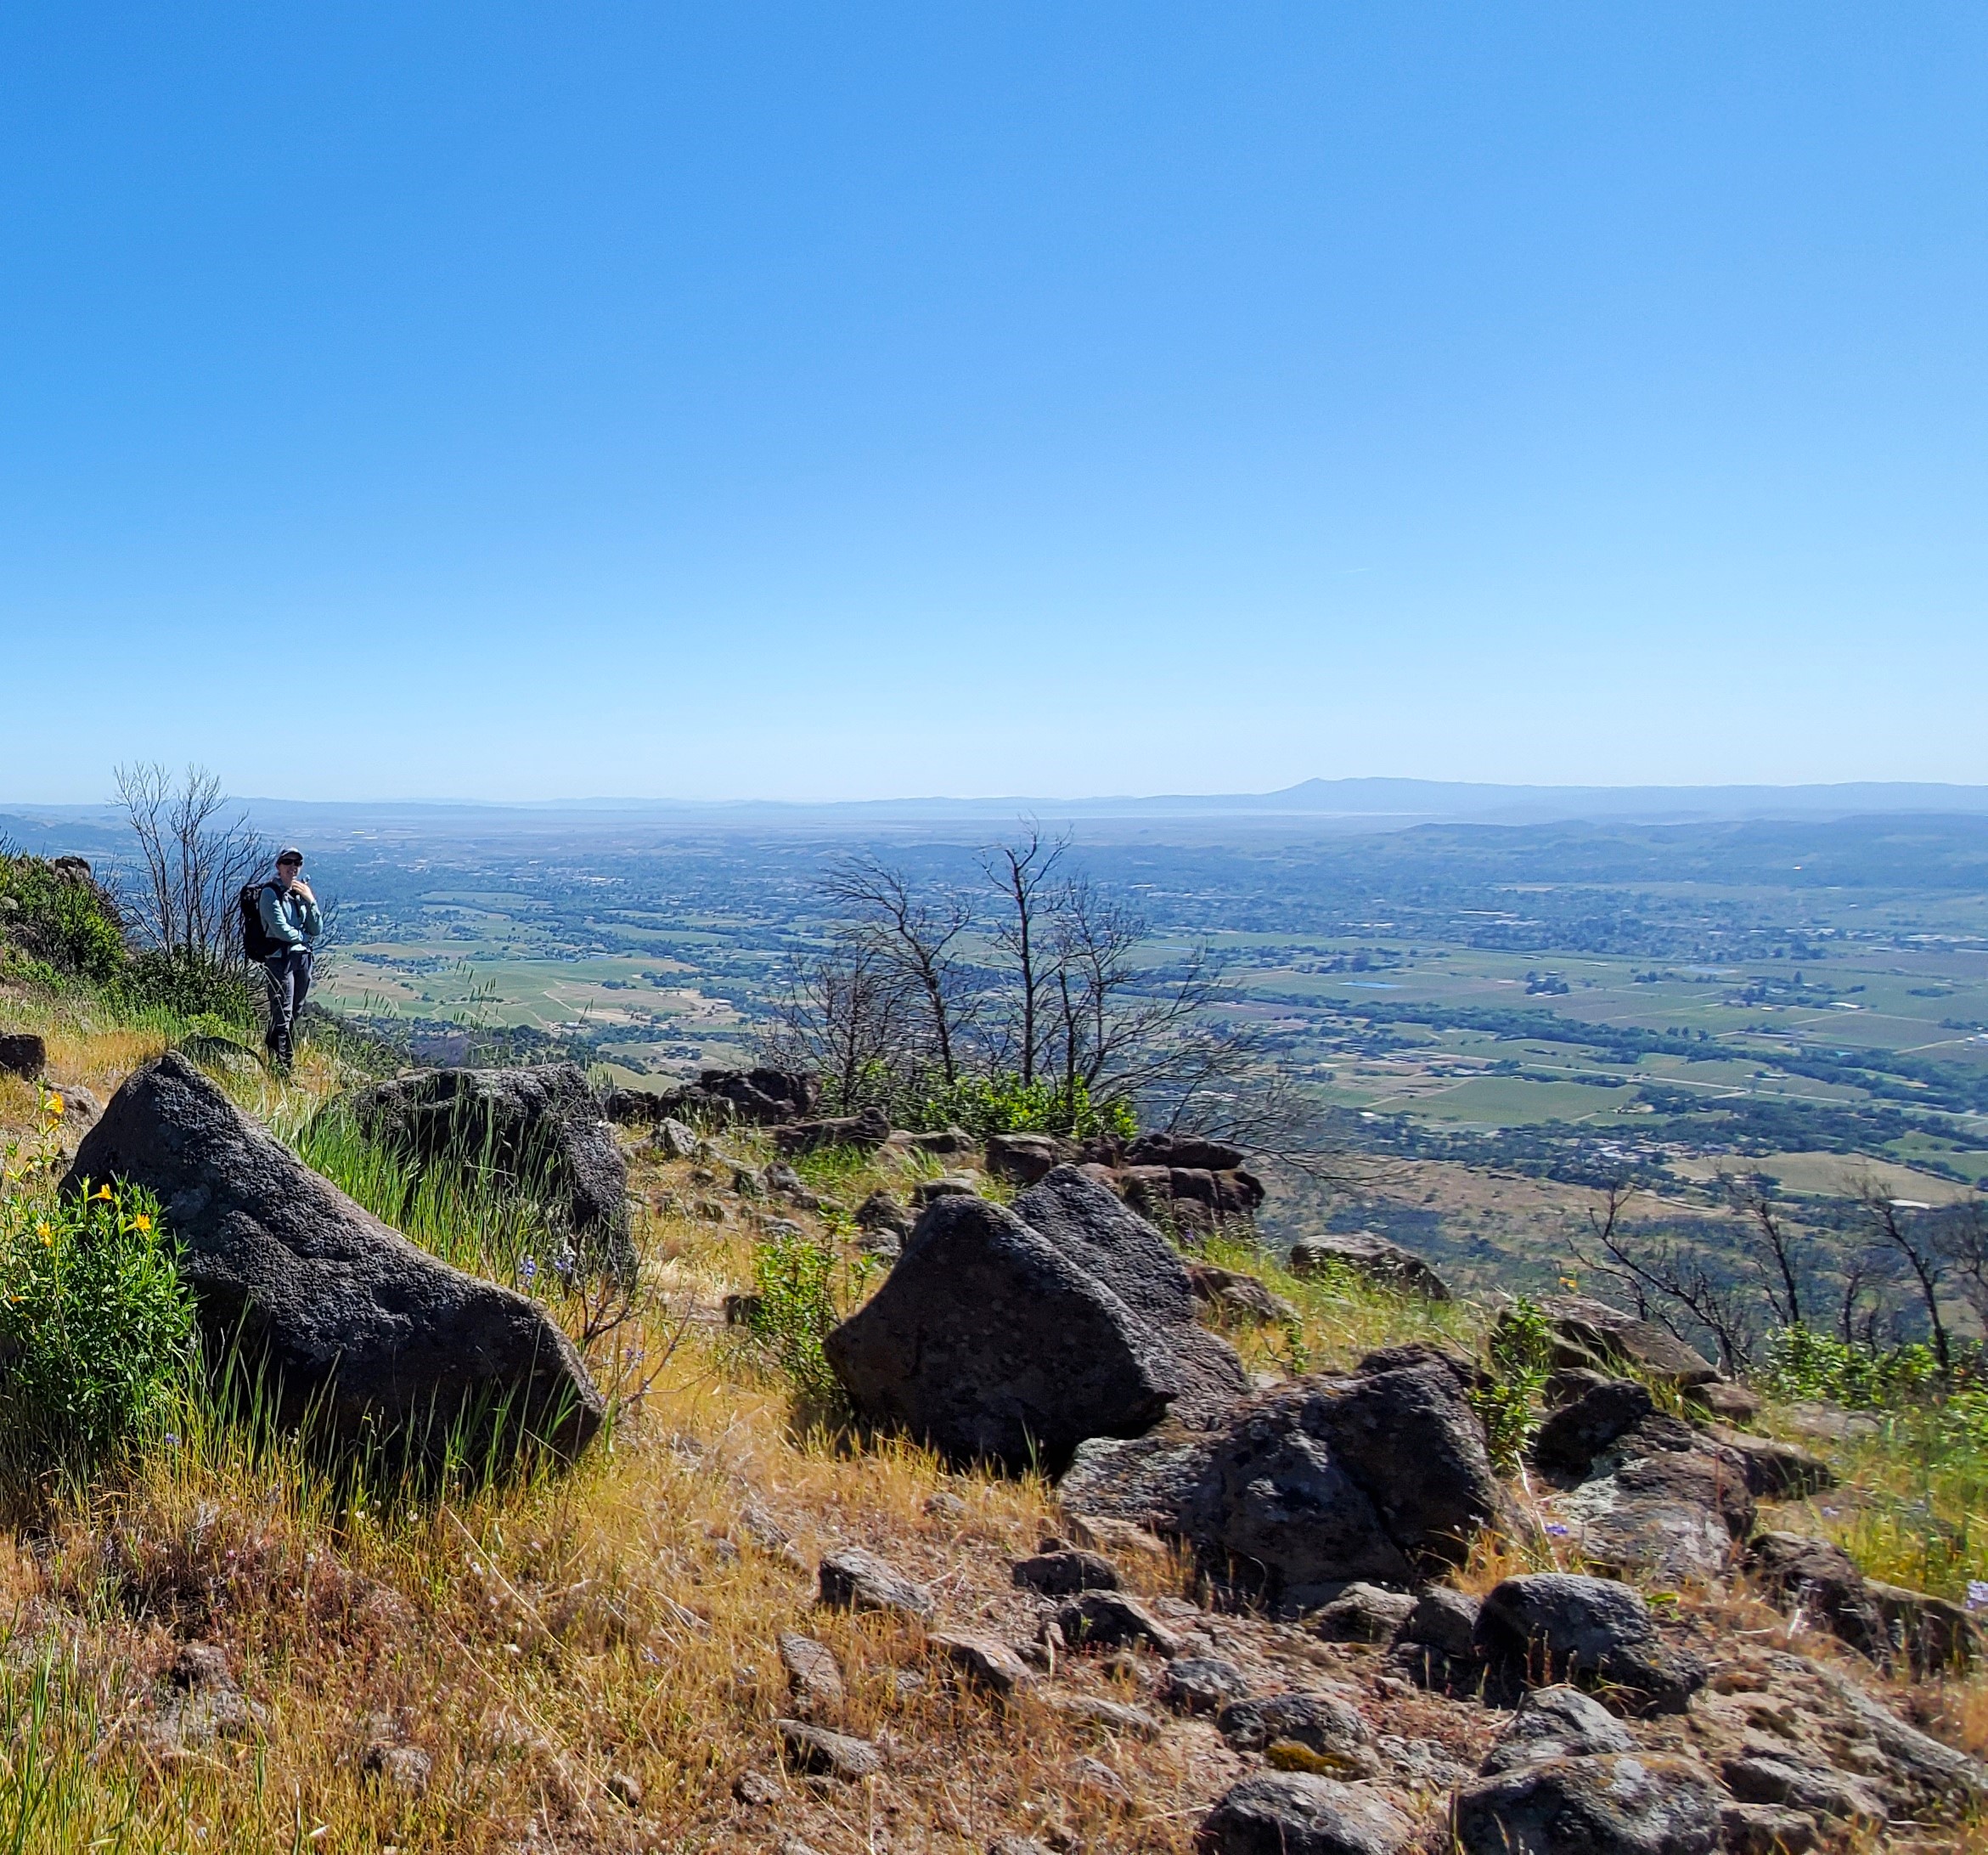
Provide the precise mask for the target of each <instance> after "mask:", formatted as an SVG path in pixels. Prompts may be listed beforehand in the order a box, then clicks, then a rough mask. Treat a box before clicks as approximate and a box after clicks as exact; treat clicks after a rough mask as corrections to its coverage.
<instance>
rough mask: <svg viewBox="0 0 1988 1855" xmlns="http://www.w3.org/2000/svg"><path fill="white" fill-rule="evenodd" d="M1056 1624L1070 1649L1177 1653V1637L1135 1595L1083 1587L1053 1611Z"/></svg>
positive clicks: (1178, 1652)
mask: <svg viewBox="0 0 1988 1855" xmlns="http://www.w3.org/2000/svg"><path fill="white" fill-rule="evenodd" d="M1056 1627H1058V1628H1059V1629H1061V1630H1062V1632H1063V1638H1064V1640H1065V1641H1066V1642H1067V1643H1068V1644H1069V1645H1070V1646H1071V1648H1073V1649H1140V1648H1152V1649H1157V1650H1158V1651H1159V1652H1160V1654H1161V1655H1167V1656H1174V1655H1179V1654H1180V1638H1178V1637H1177V1636H1175V1635H1174V1632H1173V1631H1171V1630H1169V1628H1168V1627H1166V1625H1165V1624H1163V1623H1162V1622H1161V1621H1159V1619H1158V1618H1157V1617H1156V1616H1154V1615H1153V1614H1152V1611H1150V1610H1147V1609H1146V1606H1145V1605H1144V1604H1141V1603H1140V1601H1139V1600H1138V1599H1137V1598H1129V1597H1126V1596H1124V1594H1123V1593H1120V1592H1116V1591H1086V1592H1084V1593H1081V1594H1080V1595H1079V1596H1078V1597H1076V1598H1073V1599H1072V1600H1071V1601H1070V1602H1069V1603H1068V1604H1065V1605H1064V1606H1063V1607H1062V1610H1058V1611H1057V1612H1056Z"/></svg>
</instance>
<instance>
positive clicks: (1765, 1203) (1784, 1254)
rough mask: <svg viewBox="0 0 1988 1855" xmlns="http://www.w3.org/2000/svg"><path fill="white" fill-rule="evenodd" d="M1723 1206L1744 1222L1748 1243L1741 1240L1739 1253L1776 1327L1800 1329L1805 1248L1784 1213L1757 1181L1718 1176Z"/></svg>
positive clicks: (1726, 1175)
mask: <svg viewBox="0 0 1988 1855" xmlns="http://www.w3.org/2000/svg"><path fill="white" fill-rule="evenodd" d="M1719 1182H1720V1185H1721V1186H1722V1187H1724V1188H1725V1192H1726V1202H1727V1203H1728V1204H1730V1205H1731V1206H1732V1209H1734V1210H1735V1211H1737V1213H1738V1214H1739V1215H1740V1216H1741V1217H1743V1219H1745V1220H1746V1222H1747V1225H1748V1226H1749V1231H1750V1240H1749V1239H1743V1240H1742V1243H1741V1245H1740V1247H1741V1249H1742V1251H1743V1254H1744V1255H1745V1256H1746V1258H1747V1260H1748V1261H1749V1263H1750V1264H1751V1265H1752V1266H1753V1268H1754V1272H1755V1273H1756V1275H1757V1276H1758V1277H1759V1278H1760V1292H1761V1293H1762V1294H1764V1295H1765V1296H1766V1299H1767V1305H1768V1306H1769V1308H1770V1309H1771V1311H1772V1312H1773V1316H1774V1323H1775V1325H1776V1326H1777V1327H1799V1326H1800V1325H1802V1312H1803V1310H1802V1301H1803V1288H1802V1277H1803V1275H1804V1273H1805V1271H1804V1269H1803V1268H1802V1266H1801V1264H1800V1262H1799V1260H1798V1251H1799V1249H1801V1248H1803V1247H1805V1246H1804V1245H1803V1243H1802V1240H1801V1239H1800V1238H1799V1237H1798V1236H1797V1235H1796V1233H1795V1232H1794V1227H1793V1226H1791V1225H1790V1223H1789V1222H1788V1216H1787V1213H1786V1211H1785V1209H1783V1208H1782V1206H1781V1205H1779V1204H1777V1203H1776V1202H1775V1200H1774V1198H1772V1197H1771V1195H1770V1193H1769V1191H1768V1188H1767V1187H1766V1185H1765V1184H1764V1183H1763V1182H1762V1181H1760V1179H1759V1178H1757V1177H1755V1178H1751V1179H1746V1180H1740V1179H1735V1178H1733V1177H1732V1176H1731V1175H1730V1174H1724V1173H1722V1174H1721V1175H1720V1181H1719Z"/></svg>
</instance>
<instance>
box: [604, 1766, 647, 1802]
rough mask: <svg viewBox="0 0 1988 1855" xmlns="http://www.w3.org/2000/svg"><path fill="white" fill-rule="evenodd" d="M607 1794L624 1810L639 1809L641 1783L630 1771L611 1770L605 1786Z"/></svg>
mask: <svg viewBox="0 0 1988 1855" xmlns="http://www.w3.org/2000/svg"><path fill="white" fill-rule="evenodd" d="M605 1790H606V1791H607V1794H608V1796H611V1797H612V1798H613V1799H614V1801H616V1802H617V1803H618V1804H620V1805H621V1807H622V1808H623V1809H624V1810H639V1809H640V1808H641V1807H642V1783H641V1780H640V1779H639V1778H637V1777H635V1776H634V1774H633V1773H629V1772H625V1771H611V1772H610V1773H608V1774H607V1783H606V1785H605Z"/></svg>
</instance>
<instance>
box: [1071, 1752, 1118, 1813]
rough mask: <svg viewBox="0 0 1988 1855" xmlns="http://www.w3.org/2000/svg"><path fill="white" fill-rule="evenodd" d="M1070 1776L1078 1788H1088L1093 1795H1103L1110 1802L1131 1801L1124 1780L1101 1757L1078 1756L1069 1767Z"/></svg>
mask: <svg viewBox="0 0 1988 1855" xmlns="http://www.w3.org/2000/svg"><path fill="white" fill-rule="evenodd" d="M1070 1776H1071V1778H1072V1779H1073V1781H1074V1782H1075V1784H1076V1786H1077V1788H1078V1790H1088V1791H1090V1793H1091V1794H1092V1795H1093V1796H1100V1797H1104V1798H1106V1799H1107V1800H1109V1801H1111V1802H1112V1803H1129V1802H1131V1801H1132V1793H1131V1792H1130V1791H1129V1790H1127V1789H1126V1788H1125V1780H1124V1779H1123V1778H1121V1777H1120V1776H1119V1775H1118V1773H1117V1772H1115V1771H1113V1770H1112V1768H1111V1767H1110V1766H1109V1765H1107V1764H1106V1763H1105V1762H1104V1761H1103V1760H1102V1759H1101V1758H1079V1759H1077V1760H1075V1761H1073V1762H1072V1764H1071V1767H1070Z"/></svg>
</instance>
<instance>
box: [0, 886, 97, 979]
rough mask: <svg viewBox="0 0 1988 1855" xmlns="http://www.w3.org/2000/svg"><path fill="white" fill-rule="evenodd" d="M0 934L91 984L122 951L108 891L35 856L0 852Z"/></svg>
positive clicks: (59, 970)
mask: <svg viewBox="0 0 1988 1855" xmlns="http://www.w3.org/2000/svg"><path fill="white" fill-rule="evenodd" d="M0 937H4V938H5V939H9V940H11V941H13V942H14V944H16V945H17V946H19V947H20V948H21V949H22V950H23V951H25V953H26V954H27V955H28V956H30V957H31V958H32V959H34V960H37V961H41V962H42V963H43V964H45V965H46V966H48V967H50V968H51V969H52V970H53V971H54V973H57V974H58V975H59V976H61V977H63V978H76V979H82V980H84V981H86V982H87V983H88V984H92V985H104V984H109V983H110V981H111V980H112V979H114V978H116V976H117V974H118V973H120V972H121V970H122V968H123V967H124V964H125V960H126V957H127V956H126V952H125V944H124V924H123V923H122V922H121V921H119V919H118V918H117V910H116V906H115V904H114V903H113V902H112V901H111V899H110V894H108V892H107V891H105V890H104V889H103V888H99V886H98V885H97V884H96V883H95V882H92V881H90V880H89V879H88V878H87V877H83V876H81V875H78V874H75V873H72V872H71V871H68V870H58V869H57V868H56V867H55V865H54V864H52V863H49V862H47V861H45V860H43V859H42V858H40V857H22V856H8V855H4V854H0Z"/></svg>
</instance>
